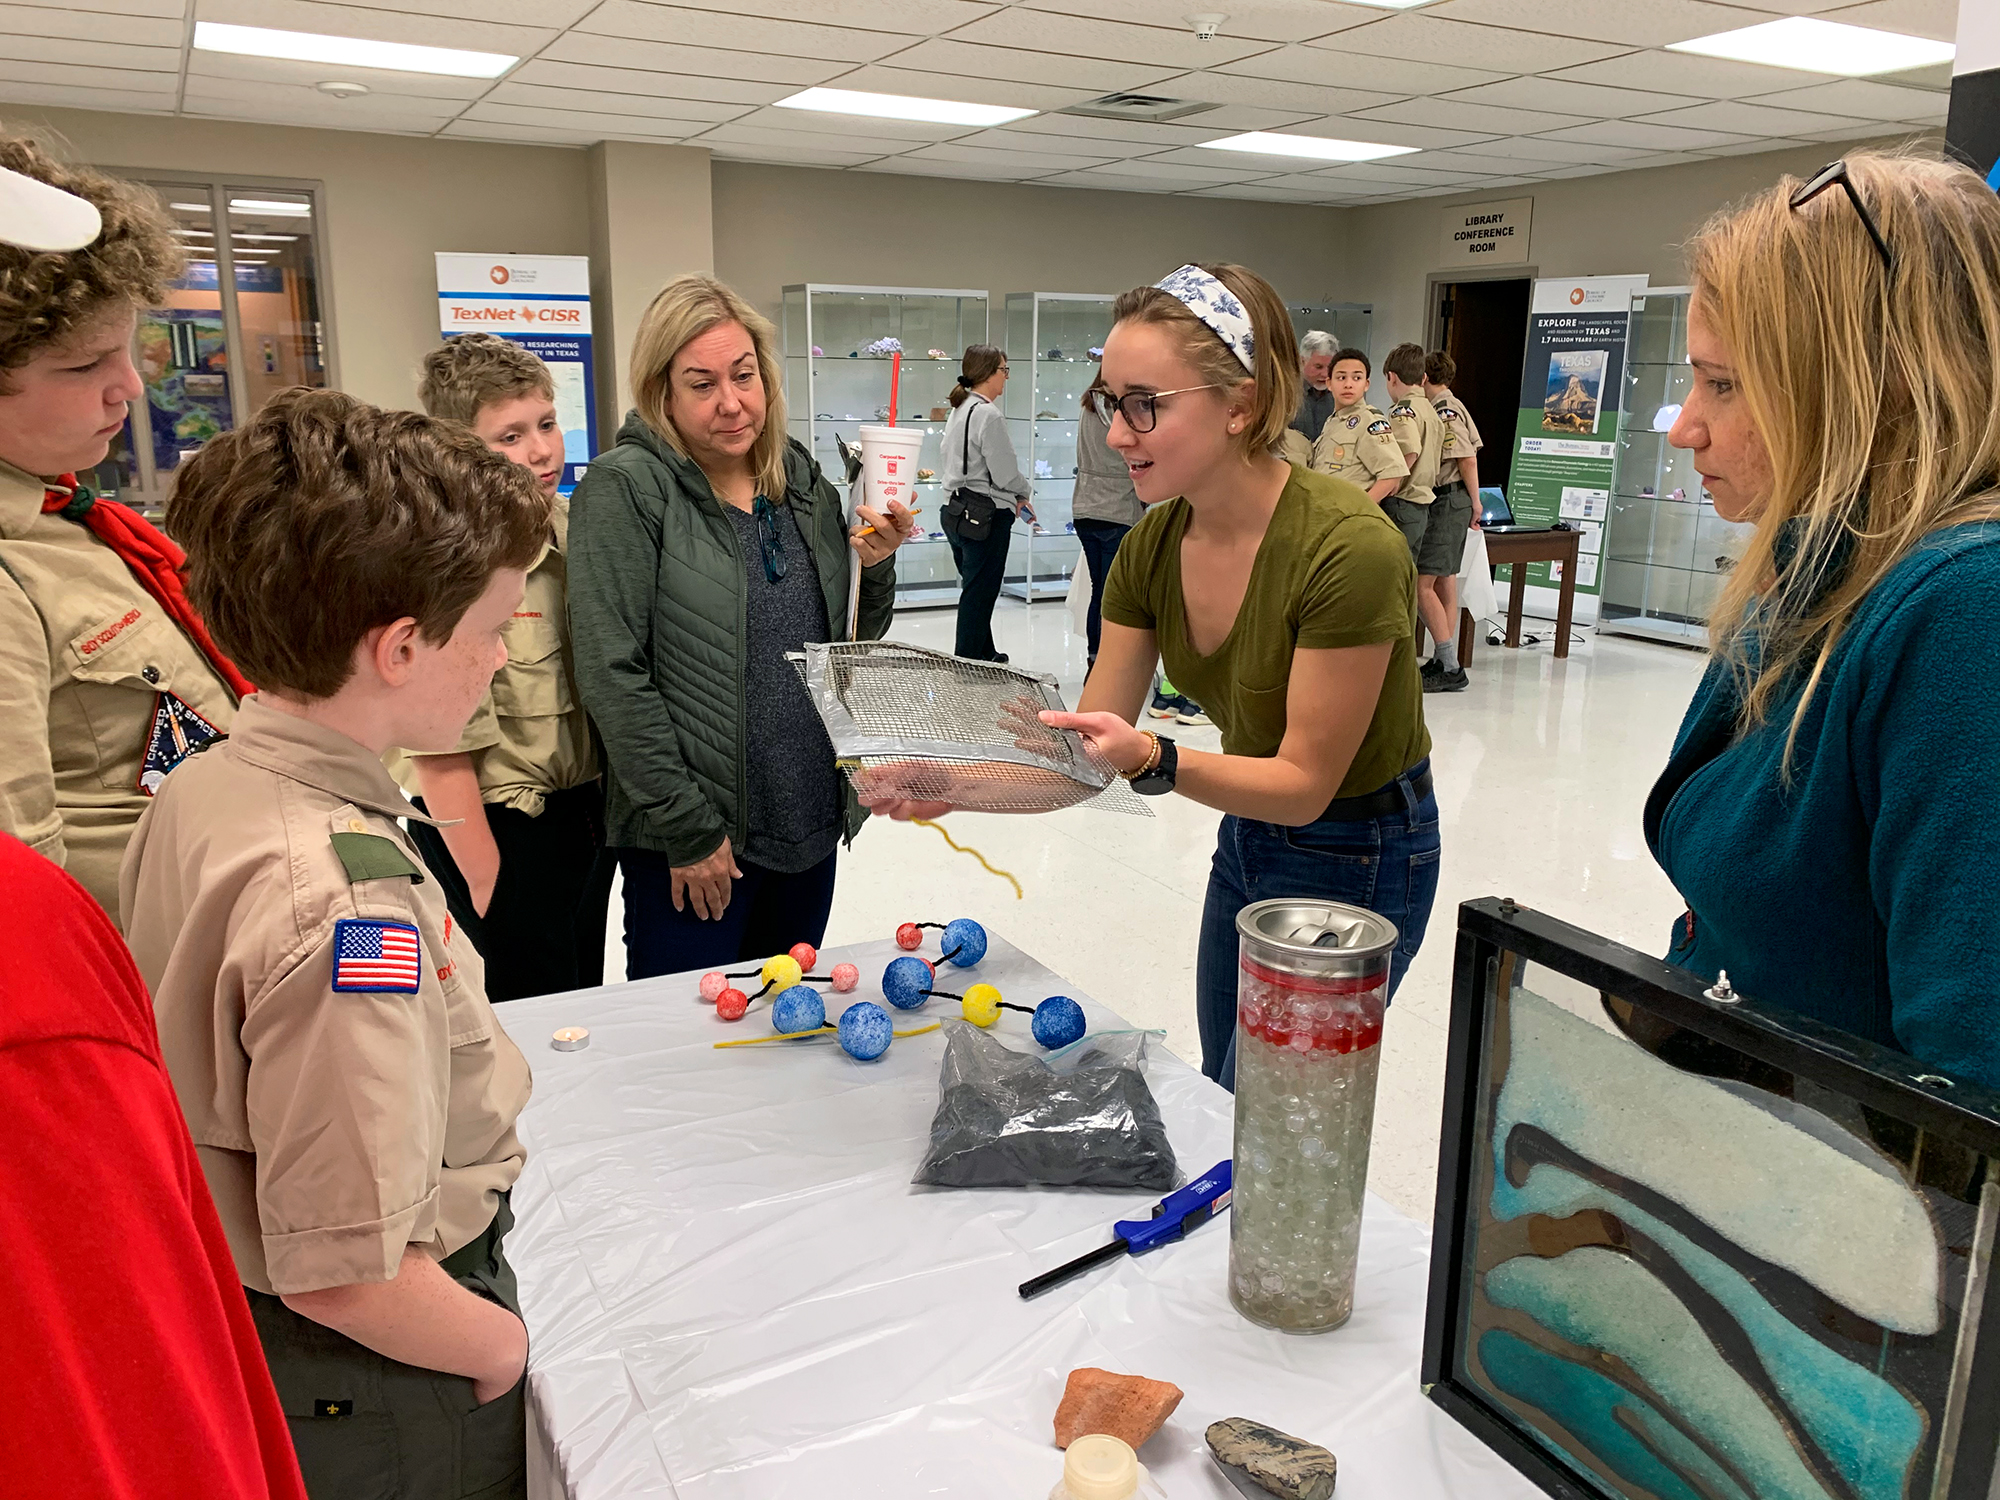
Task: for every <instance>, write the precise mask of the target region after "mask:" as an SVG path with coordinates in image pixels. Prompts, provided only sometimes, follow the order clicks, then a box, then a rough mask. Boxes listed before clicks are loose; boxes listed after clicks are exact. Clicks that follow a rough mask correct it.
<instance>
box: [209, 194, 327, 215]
mask: <svg viewBox="0 0 2000 1500" xmlns="http://www.w3.org/2000/svg"><path fill="white" fill-rule="evenodd" d="M229 206H230V208H231V209H233V210H234V211H235V212H237V213H239V214H269V215H270V216H271V217H272V218H276V219H304V218H309V217H311V215H312V205H311V204H310V203H283V202H277V201H273V200H272V199H269V198H231V199H230V200H229Z"/></svg>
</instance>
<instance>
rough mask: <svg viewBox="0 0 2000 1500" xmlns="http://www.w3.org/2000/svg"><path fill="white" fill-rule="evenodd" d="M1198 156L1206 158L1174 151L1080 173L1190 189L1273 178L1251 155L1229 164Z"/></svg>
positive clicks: (1211, 154) (1209, 154) (1210, 155)
mask: <svg viewBox="0 0 2000 1500" xmlns="http://www.w3.org/2000/svg"><path fill="white" fill-rule="evenodd" d="M1201 154H1202V156H1203V157H1205V158H1207V159H1206V160H1203V161H1194V160H1189V159H1187V157H1186V155H1185V153H1181V152H1175V153H1174V154H1173V155H1171V156H1148V157H1142V158H1141V159H1139V160H1137V161H1121V162H1114V163H1111V164H1108V165H1106V166H1105V167H1103V168H1101V169H1096V168H1085V169H1083V170H1086V171H1090V170H1102V171H1105V172H1116V173H1118V174H1120V175H1121V176H1125V177H1142V178H1148V179H1151V180H1153V181H1157V182H1179V183H1185V184H1187V185H1188V186H1190V187H1202V186H1206V185H1208V184H1210V183H1218V182H1246V181H1250V180H1252V179H1254V178H1259V177H1270V176H1274V175H1276V174H1274V173H1272V172H1269V171H1266V170H1264V169H1263V168H1262V167H1261V166H1260V165H1258V158H1256V157H1253V156H1245V157H1243V158H1242V159H1241V161H1240V162H1233V161H1230V160H1229V158H1228V155H1224V156H1222V157H1221V159H1220V160H1218V159H1217V154H1216V153H1214V152H1203V153H1201ZM1230 154H1233V153H1230Z"/></svg>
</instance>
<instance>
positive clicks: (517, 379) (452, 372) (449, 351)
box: [417, 333, 556, 427]
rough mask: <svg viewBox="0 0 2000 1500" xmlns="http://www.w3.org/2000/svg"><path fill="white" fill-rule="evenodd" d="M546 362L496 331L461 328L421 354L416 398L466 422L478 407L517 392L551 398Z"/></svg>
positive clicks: (432, 410) (437, 413) (439, 413)
mask: <svg viewBox="0 0 2000 1500" xmlns="http://www.w3.org/2000/svg"><path fill="white" fill-rule="evenodd" d="M555 394H556V386H555V381H554V380H553V379H551V378H550V376H549V367H548V366H547V365H545V364H543V363H542V362H541V360H540V359H538V358H537V357H536V356H535V355H533V354H532V353H530V352H529V351H528V350H526V349H523V348H522V347H521V346H520V345H519V344H517V343H515V342H514V341H513V340H512V339H503V338H502V337H500V335H499V334H497V333H461V334H459V335H458V336H457V337H455V338H449V339H446V340H445V341H444V342H443V343H442V344H440V345H439V346H438V347H437V348H435V349H433V350H431V352H430V353H429V354H426V355H425V356H424V378H423V383H422V384H421V385H419V386H418V387H417V399H418V400H420V401H422V402H423V404H424V410H425V411H427V412H429V413H430V414H431V415H432V416H434V417H443V418H445V419H446V420H447V421H451V422H463V423H465V425H466V426H468V427H470V426H471V425H472V424H473V423H474V422H476V421H478V420H479V413H480V411H481V409H482V408H484V407H488V406H491V405H492V404H493V403H494V402H496V401H512V400H513V399H515V398H516V397H517V396H540V397H542V398H544V399H545V400H550V401H553V400H554V399H555Z"/></svg>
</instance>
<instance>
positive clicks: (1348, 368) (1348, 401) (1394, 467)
mask: <svg viewBox="0 0 2000 1500" xmlns="http://www.w3.org/2000/svg"><path fill="white" fill-rule="evenodd" d="M1374 373H1375V372H1374V367H1373V366H1371V365H1370V364H1369V363H1368V356H1367V355H1366V354H1364V353H1363V352H1362V351H1361V350H1359V349H1342V350H1341V351H1340V352H1339V353H1337V354H1335V355H1334V357H1333V372H1332V373H1331V374H1330V375H1329V376H1328V377H1327V385H1328V387H1329V388H1330V389H1331V390H1332V391H1333V400H1334V407H1333V415H1332V416H1330V417H1328V418H1327V419H1326V425H1325V426H1324V427H1322V428H1321V429H1320V431H1319V441H1318V442H1316V443H1314V444H1313V453H1312V466H1313V468H1314V469H1315V470H1317V471H1318V472H1319V473H1321V474H1331V475H1333V476H1334V478H1336V479H1345V480H1347V481H1348V482H1350V483H1352V484H1358V485H1359V486H1361V488H1362V489H1364V490H1366V491H1367V492H1368V498H1369V499H1370V500H1373V501H1374V502H1375V503H1376V504H1377V505H1380V504H1381V503H1382V502H1383V501H1384V500H1387V499H1388V498H1389V497H1390V496H1391V495H1393V494H1395V493H1396V491H1397V490H1399V489H1401V488H1402V486H1403V481H1404V480H1405V479H1407V478H1408V477H1409V473H1410V466H1409V465H1408V464H1407V463H1405V462H1404V461H1403V451H1402V449H1400V448H1398V447H1397V446H1396V438H1395V434H1394V430H1393V429H1392V428H1391V427H1390V425H1389V419H1388V418H1387V417H1385V416H1383V415H1382V413H1381V412H1379V411H1377V410H1376V409H1375V408H1374V407H1373V406H1371V405H1369V403H1368V382H1369V380H1370V379H1371V378H1372V377H1373V375H1374Z"/></svg>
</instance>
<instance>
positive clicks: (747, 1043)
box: [715, 1021, 944, 1047]
mask: <svg viewBox="0 0 2000 1500" xmlns="http://www.w3.org/2000/svg"><path fill="white" fill-rule="evenodd" d="M942 1025H944V1022H942V1021H933V1022H931V1024H930V1025H928V1026H916V1027H912V1028H911V1029H910V1030H908V1031H892V1032H890V1033H889V1034H890V1035H891V1036H922V1035H923V1034H924V1033H925V1032H927V1031H936V1030H937V1029H938V1027H940V1026H942ZM839 1030H840V1028H839V1027H838V1026H822V1027H820V1028H819V1029H818V1030H817V1031H781V1032H778V1033H777V1034H776V1035H775V1036H745V1037H738V1038H737V1039H736V1040H735V1041H733V1042H717V1043H716V1044H715V1045H716V1046H718V1047H754V1046H756V1045H757V1044H758V1043H759V1042H796V1041H798V1040H799V1039H800V1038H801V1037H808V1036H833V1035H834V1034H835V1033H837V1032H838V1031H839Z"/></svg>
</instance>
